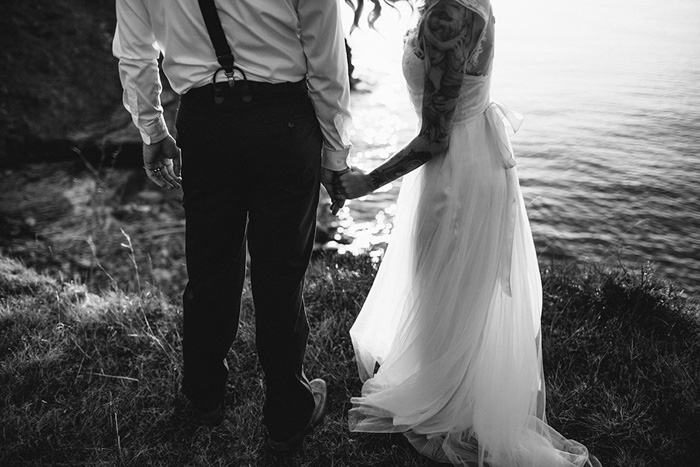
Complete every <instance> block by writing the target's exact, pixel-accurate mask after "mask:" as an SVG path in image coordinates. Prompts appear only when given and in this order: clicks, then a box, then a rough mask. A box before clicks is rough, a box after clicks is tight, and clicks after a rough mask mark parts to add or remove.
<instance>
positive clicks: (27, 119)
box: [0, 0, 138, 165]
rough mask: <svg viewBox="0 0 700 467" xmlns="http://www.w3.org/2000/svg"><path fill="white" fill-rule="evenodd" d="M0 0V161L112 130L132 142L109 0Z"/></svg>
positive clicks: (47, 154) (66, 147) (55, 154)
mask: <svg viewBox="0 0 700 467" xmlns="http://www.w3.org/2000/svg"><path fill="white" fill-rule="evenodd" d="M0 4H1V6H0V11H1V13H0V45H1V47H0V165H9V164H16V163H22V162H28V161H37V160H39V159H42V160H52V159H58V158H61V157H62V156H63V157H65V156H66V155H67V154H71V153H72V148H73V147H75V146H77V147H78V148H80V149H82V150H86V149H90V148H92V149H95V146H101V145H102V143H103V141H102V140H103V138H104V137H105V136H106V135H107V134H108V133H114V132H119V133H120V134H122V136H121V137H120V138H121V140H122V141H124V140H126V139H130V140H131V141H136V142H138V139H137V138H138V134H137V132H136V131H135V130H134V129H132V128H129V127H128V124H129V115H128V114H127V113H126V111H124V110H123V108H121V86H120V83H119V75H118V72H117V60H116V59H115V58H114V57H113V56H112V51H111V45H112V44H111V43H112V37H113V34H114V27H115V21H116V20H115V11H114V1H113V0H31V1H16V0H0ZM124 132H127V134H128V135H129V136H128V138H125V137H124V135H123V133H124Z"/></svg>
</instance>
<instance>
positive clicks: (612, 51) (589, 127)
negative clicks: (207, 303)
mask: <svg viewBox="0 0 700 467" xmlns="http://www.w3.org/2000/svg"><path fill="white" fill-rule="evenodd" d="M493 3H494V10H495V16H496V18H497V22H496V28H497V32H496V34H497V40H496V42H497V44H496V45H497V46H496V59H495V62H494V77H493V92H492V95H493V97H494V98H495V99H496V100H498V101H501V102H503V103H504V104H506V105H508V106H509V107H511V108H513V109H514V110H517V111H518V112H521V113H523V114H525V122H524V125H523V128H522V130H521V131H520V132H519V133H518V134H517V135H515V136H513V138H512V142H513V146H514V149H515V152H516V157H517V158H518V165H519V175H520V179H521V185H522V187H523V195H524V198H525V202H526V204H527V207H528V214H529V216H530V220H531V223H532V231H533V236H534V237H535V243H536V246H537V250H538V254H539V256H540V258H541V259H546V258H568V259H583V260H593V261H608V262H617V261H624V262H627V263H630V264H644V263H646V262H652V263H653V265H654V267H655V268H656V269H657V271H658V272H659V273H660V274H661V275H662V276H663V277H666V278H669V279H672V280H674V281H675V282H677V283H678V284H680V285H681V286H683V287H684V288H685V289H686V290H687V291H689V292H691V293H697V292H700V264H699V263H700V208H699V207H698V206H700V184H698V183H697V175H698V173H700V110H699V109H700V84H698V83H700V34H698V33H697V31H699V30H700V2H695V1H693V0H674V1H673V2H667V3H666V4H665V6H664V8H663V9H658V8H653V6H654V5H656V4H657V2H653V0H619V1H617V2H609V1H605V0H589V1H588V2H585V3H580V4H572V3H571V2H561V1H560V0H539V2H538V7H537V8H534V9H533V8H532V6H531V5H530V4H529V3H527V2H518V1H515V0H500V1H496V0H494V2H493ZM601 12H605V14H601ZM621 18H623V19H622V20H621ZM411 22H412V19H411V14H410V10H404V11H402V15H401V16H400V17H399V16H398V15H395V14H393V13H389V14H387V15H386V17H385V18H383V19H382V22H381V23H379V25H378V28H379V29H380V31H381V34H378V33H376V32H371V31H366V30H363V31H360V32H359V33H358V32H355V33H354V34H353V35H352V37H351V45H352V47H353V57H354V62H355V65H356V67H357V71H356V76H357V77H359V78H361V79H362V80H363V81H364V84H365V87H366V89H368V90H369V91H370V92H358V93H354V94H353V101H352V105H353V114H354V121H355V126H356V130H355V133H354V135H353V143H354V149H353V153H352V155H351V158H350V162H351V164H352V165H355V166H358V167H360V168H362V169H363V170H371V169H372V168H374V167H376V166H377V165H379V164H380V163H381V162H382V161H384V160H385V159H386V158H387V157H390V156H391V155H392V154H394V152H395V151H396V150H398V149H400V148H401V147H403V145H405V144H406V143H407V142H408V141H409V140H410V139H411V138H412V137H413V135H414V134H415V129H416V123H417V119H416V117H415V114H414V112H413V110H412V109H411V107H410V104H409V102H408V96H407V93H406V90H405V84H404V82H403V78H402V76H401V71H400V57H401V48H402V37H403V33H404V31H405V30H406V29H407V28H408V27H409V26H410V25H411ZM669 25H672V27H671V26H669ZM399 188H400V180H398V181H396V182H395V183H393V184H392V185H391V186H390V187H385V190H384V191H382V192H379V193H373V194H370V195H368V196H366V197H365V198H363V199H361V200H354V201H352V202H351V203H349V205H347V206H346V207H345V208H343V210H342V212H341V215H340V217H339V218H338V226H339V227H340V229H342V235H344V236H345V237H346V238H350V239H352V243H351V244H350V245H348V246H341V247H340V249H341V251H352V252H357V251H364V250H375V251H377V252H378V253H377V254H380V253H381V251H382V250H383V248H384V246H385V243H386V242H387V240H388V234H389V233H390V231H391V227H392V221H393V215H394V212H395V208H396V206H395V203H396V197H397V195H398V191H399ZM340 231H341V230H339V232H340Z"/></svg>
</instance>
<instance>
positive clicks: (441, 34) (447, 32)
mask: <svg viewBox="0 0 700 467" xmlns="http://www.w3.org/2000/svg"><path fill="white" fill-rule="evenodd" d="M472 15H473V13H471V12H470V11H469V10H467V9H466V8H464V7H463V6H462V5H460V4H458V3H456V2H453V1H452V0H445V1H440V2H438V4H437V5H436V6H435V7H433V8H432V9H431V10H430V11H428V12H427V13H426V16H425V18H423V20H422V21H421V24H420V28H421V29H420V35H419V37H421V38H422V45H423V52H424V59H423V60H424V63H425V67H426V76H425V86H424V92H423V108H422V125H421V130H420V132H419V134H418V136H416V137H415V138H414V139H413V140H412V141H411V142H410V143H408V145H407V146H406V147H405V148H403V149H402V150H400V151H399V152H397V153H396V154H395V155H394V156H392V157H391V158H390V159H388V160H387V161H386V162H384V163H383V164H382V165H380V166H379V167H377V168H376V169H374V170H373V171H372V172H370V173H369V174H365V173H364V172H362V171H361V170H359V169H357V168H353V169H352V170H351V171H350V172H348V173H346V174H345V175H343V176H342V177H341V179H340V180H341V185H342V187H343V191H344V192H345V193H344V194H346V195H347V197H348V198H358V197H360V196H364V195H366V194H367V193H369V192H372V191H374V190H376V189H377V188H379V187H381V186H383V185H386V184H387V183H389V182H392V181H394V180H396V179H397V178H399V177H401V176H403V175H405V174H407V173H408V172H411V171H412V170H415V169H417V168H418V167H420V166H421V165H423V164H425V163H426V162H428V161H429V160H430V159H432V158H433V157H435V156H439V155H442V154H443V153H444V152H445V151H446V150H447V147H448V144H449V139H450V128H451V127H452V116H453V115H454V112H455V108H456V106H457V100H458V98H459V90H460V88H461V87H462V80H463V79H464V74H463V73H464V71H463V70H464V61H465V53H464V49H463V48H464V47H465V45H466V44H465V42H468V41H469V38H470V37H471V27H472V25H473V16H472Z"/></svg>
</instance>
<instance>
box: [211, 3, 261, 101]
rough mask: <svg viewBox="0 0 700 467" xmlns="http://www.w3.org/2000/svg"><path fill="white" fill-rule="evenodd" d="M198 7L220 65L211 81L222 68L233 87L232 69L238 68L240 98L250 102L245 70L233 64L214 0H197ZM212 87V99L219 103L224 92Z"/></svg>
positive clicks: (250, 94)
mask: <svg viewBox="0 0 700 467" xmlns="http://www.w3.org/2000/svg"><path fill="white" fill-rule="evenodd" d="M198 1H199V9H200V10H201V11H202V17H203V18H204V24H205V25H206V27H207V32H208V33H209V38H210V39H211V43H212V45H213V46H214V52H215V53H216V59H217V61H218V62H219V65H221V68H219V69H218V70H216V72H215V73H214V77H213V78H212V83H213V84H215V83H216V75H218V74H219V72H220V71H222V70H223V72H224V74H225V75H226V78H228V85H229V86H231V87H234V86H235V84H236V82H235V81H234V79H233V74H234V70H238V71H239V72H240V73H241V75H242V76H243V88H242V89H241V98H242V99H243V101H244V102H250V101H251V100H253V94H252V93H251V92H250V88H249V87H248V79H247V78H246V75H245V72H244V71H243V70H241V69H240V68H239V67H237V66H236V65H235V59H234V57H233V52H231V47H229V45H228V41H227V40H226V34H224V28H223V27H222V26H221V20H220V19H219V14H218V12H217V11H216V5H215V4H214V0H198ZM213 87H214V101H215V102H216V103H217V104H220V103H222V102H223V101H224V94H223V92H221V90H220V89H218V88H217V87H216V86H213Z"/></svg>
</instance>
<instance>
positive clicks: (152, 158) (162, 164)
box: [143, 135, 182, 190]
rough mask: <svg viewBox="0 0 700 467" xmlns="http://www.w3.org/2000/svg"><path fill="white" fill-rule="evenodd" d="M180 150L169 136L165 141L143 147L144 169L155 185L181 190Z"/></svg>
mask: <svg viewBox="0 0 700 467" xmlns="http://www.w3.org/2000/svg"><path fill="white" fill-rule="evenodd" d="M180 165H181V162H180V148H178V147H177V144H176V143H175V139H174V138H173V137H172V136H170V135H168V136H167V137H166V138H165V139H164V140H161V141H158V142H157V143H153V144H144V145H143V168H144V169H146V175H148V178H150V179H151V181H152V182H153V183H155V184H156V185H158V186H159V187H161V188H167V189H168V190H172V189H174V188H180V183H182V178H180Z"/></svg>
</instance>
